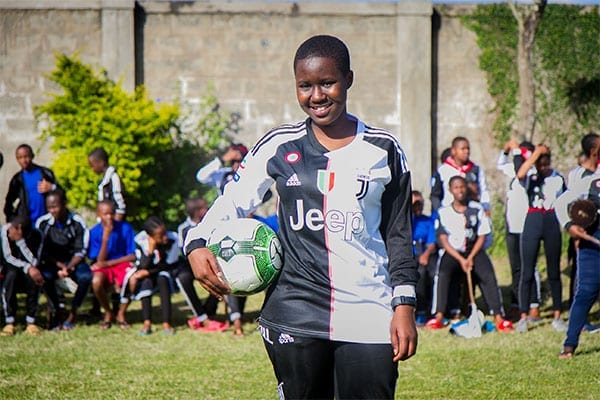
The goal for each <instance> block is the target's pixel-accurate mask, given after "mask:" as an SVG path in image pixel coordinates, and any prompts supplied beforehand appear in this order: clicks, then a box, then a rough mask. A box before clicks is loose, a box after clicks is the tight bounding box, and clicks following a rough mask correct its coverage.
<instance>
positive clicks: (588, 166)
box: [567, 132, 600, 304]
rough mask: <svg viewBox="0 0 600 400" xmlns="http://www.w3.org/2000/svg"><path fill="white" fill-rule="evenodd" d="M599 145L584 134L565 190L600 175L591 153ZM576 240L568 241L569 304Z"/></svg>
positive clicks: (592, 135) (594, 137) (598, 140)
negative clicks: (589, 177) (578, 155)
mask: <svg viewBox="0 0 600 400" xmlns="http://www.w3.org/2000/svg"><path fill="white" fill-rule="evenodd" d="M598 143H600V135H598V134H597V133H594V132H590V133H588V134H586V135H585V136H584V137H583V138H582V139H581V153H580V155H581V157H579V158H578V165H577V166H576V167H575V168H573V169H572V170H571V171H569V174H568V175H567V188H568V189H574V188H575V187H576V185H579V184H580V182H581V180H582V179H584V178H586V177H587V176H590V175H594V174H597V173H600V168H599V167H598V162H597V161H596V159H595V157H594V156H593V154H592V153H593V151H594V150H595V148H596V147H597V146H598ZM575 242H576V239H575V238H574V237H573V236H571V237H570V239H569V251H570V252H571V254H569V255H570V257H569V259H570V260H571V276H570V278H571V285H570V287H569V300H570V301H569V304H572V300H573V296H574V294H575V282H576V279H575V277H576V275H577V257H576V256H574V254H575V253H576V249H575V247H576V246H575Z"/></svg>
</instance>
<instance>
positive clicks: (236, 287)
mask: <svg viewBox="0 0 600 400" xmlns="http://www.w3.org/2000/svg"><path fill="white" fill-rule="evenodd" d="M206 247H207V248H208V249H209V250H210V251H212V252H213V254H214V255H215V256H216V257H217V261H218V263H219V265H220V266H221V269H222V270H223V274H224V275H225V277H224V278H225V281H226V282H227V283H228V284H229V286H230V287H231V293H232V294H235V295H237V296H247V295H250V294H255V293H258V292H261V291H263V290H265V289H266V288H267V286H269V285H270V284H271V283H272V282H273V281H274V280H275V278H277V275H279V271H280V270H281V265H282V251H281V243H280V242H279V239H278V238H277V235H276V234H275V232H273V230H272V229H271V228H269V226H267V225H266V224H264V223H262V222H260V221H258V220H255V219H252V218H240V219H233V220H229V221H224V222H222V223H220V224H219V226H218V227H217V228H216V229H215V230H214V231H213V232H212V233H211V235H210V237H209V238H208V241H207V243H206Z"/></svg>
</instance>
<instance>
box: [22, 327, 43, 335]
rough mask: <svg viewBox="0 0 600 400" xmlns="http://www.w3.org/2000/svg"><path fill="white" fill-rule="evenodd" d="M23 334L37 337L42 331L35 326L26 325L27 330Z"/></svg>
mask: <svg viewBox="0 0 600 400" xmlns="http://www.w3.org/2000/svg"><path fill="white" fill-rule="evenodd" d="M25 333H26V334H27V335H31V336H38V335H39V334H41V333H42V330H41V329H40V327H39V326H37V325H36V324H27V328H25Z"/></svg>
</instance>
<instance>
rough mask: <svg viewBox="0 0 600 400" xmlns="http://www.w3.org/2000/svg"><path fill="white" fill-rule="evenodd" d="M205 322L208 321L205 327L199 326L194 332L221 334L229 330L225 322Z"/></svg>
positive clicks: (212, 320)
mask: <svg viewBox="0 0 600 400" xmlns="http://www.w3.org/2000/svg"><path fill="white" fill-rule="evenodd" d="M206 321H208V322H207V323H206V325H204V324H200V326H199V327H198V328H196V330H198V331H200V332H223V331H224V330H226V329H227V328H229V324H227V323H225V322H219V321H215V320H214V319H207V320H206Z"/></svg>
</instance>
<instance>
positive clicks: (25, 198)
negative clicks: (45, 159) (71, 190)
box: [4, 144, 58, 224]
mask: <svg viewBox="0 0 600 400" xmlns="http://www.w3.org/2000/svg"><path fill="white" fill-rule="evenodd" d="M15 156H16V158H17V163H18V164H19V166H20V167H21V171H19V172H17V173H16V174H15V175H14V176H13V177H12V179H11V180H10V183H9V185H8V193H7V194H6V199H5V203H4V215H5V216H6V221H7V222H10V221H11V220H12V219H13V218H14V217H16V216H17V215H26V216H28V217H29V220H30V221H31V223H32V224H34V223H35V221H36V220H37V219H38V218H39V217H40V216H42V215H44V214H46V194H47V193H48V192H50V191H51V190H55V189H57V188H58V185H57V183H56V178H55V177H54V173H53V172H52V170H50V169H49V168H46V167H42V166H40V165H37V164H35V163H34V162H33V158H34V157H35V154H34V153H33V149H32V148H31V146H30V145H28V144H21V145H19V147H17V150H16V151H15Z"/></svg>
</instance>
